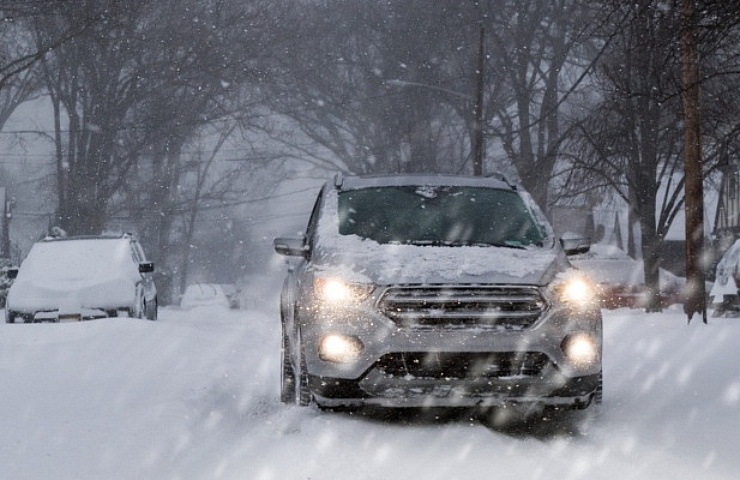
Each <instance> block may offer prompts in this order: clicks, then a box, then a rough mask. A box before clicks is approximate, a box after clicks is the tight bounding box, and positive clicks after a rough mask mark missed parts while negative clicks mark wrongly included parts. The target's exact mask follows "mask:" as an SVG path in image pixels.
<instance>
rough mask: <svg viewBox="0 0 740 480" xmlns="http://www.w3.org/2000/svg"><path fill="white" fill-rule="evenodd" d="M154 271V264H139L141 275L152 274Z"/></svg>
mask: <svg viewBox="0 0 740 480" xmlns="http://www.w3.org/2000/svg"><path fill="white" fill-rule="evenodd" d="M153 271H154V263H152V262H144V263H140V264H139V273H152V272H153Z"/></svg>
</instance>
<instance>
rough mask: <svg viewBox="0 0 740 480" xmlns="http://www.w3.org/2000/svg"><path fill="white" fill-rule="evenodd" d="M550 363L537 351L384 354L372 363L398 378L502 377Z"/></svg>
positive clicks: (533, 371)
mask: <svg viewBox="0 0 740 480" xmlns="http://www.w3.org/2000/svg"><path fill="white" fill-rule="evenodd" d="M549 364H550V361H549V359H548V358H547V355H545V354H544V353H539V352H495V353H491V352H404V353H391V354H387V355H384V356H383V357H381V358H380V360H378V362H377V363H376V364H375V366H376V368H377V369H378V370H380V371H381V372H383V373H384V374H385V375H390V376H392V377H398V378H408V377H409V376H411V377H413V378H435V379H441V378H454V379H464V378H467V379H473V378H503V377H521V376H524V377H532V376H539V375H540V374H541V373H542V371H543V370H544V368H545V367H546V366H547V365H549Z"/></svg>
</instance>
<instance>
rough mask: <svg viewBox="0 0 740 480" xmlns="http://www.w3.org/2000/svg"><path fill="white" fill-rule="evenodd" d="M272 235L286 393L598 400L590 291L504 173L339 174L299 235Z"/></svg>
mask: <svg viewBox="0 0 740 480" xmlns="http://www.w3.org/2000/svg"><path fill="white" fill-rule="evenodd" d="M576 245H577V247H578V248H577V250H578V251H582V250H583V248H582V245H580V243H579V242H576ZM274 246H275V250H276V252H277V253H279V254H282V255H286V256H288V257H289V258H288V263H289V264H290V265H289V268H288V273H287V276H286V279H285V282H284V285H283V288H282V293H281V300H280V313H281V317H282V378H281V399H282V401H283V402H285V403H293V402H295V403H297V404H299V405H309V404H310V403H312V402H314V403H316V404H318V405H319V406H321V407H343V406H348V407H355V406H362V405H377V406H383V407H425V406H429V407H431V406H436V407H462V406H468V407H470V406H481V407H494V406H502V405H515V404H516V405H532V406H535V405H536V406H541V405H544V406H556V407H563V408H571V407H572V408H586V407H588V406H589V405H590V404H592V403H598V402H601V398H602V368H601V354H602V318H601V310H600V308H599V306H598V301H597V299H596V297H595V294H594V291H593V289H592V288H591V287H590V286H589V283H588V281H587V279H585V278H583V277H582V276H581V275H580V274H579V273H578V272H577V271H576V270H574V269H573V268H571V266H570V264H569V262H568V260H567V257H566V251H565V250H564V249H563V247H562V245H561V243H560V242H559V241H558V240H557V239H556V238H555V237H554V234H553V231H552V228H551V227H550V226H549V224H548V222H547V220H546V219H545V217H544V216H543V215H542V213H541V212H540V210H539V209H538V208H537V206H536V205H535V204H534V202H533V201H532V200H531V198H530V197H529V195H527V194H526V192H524V191H522V190H521V189H520V188H518V187H516V186H513V185H511V184H509V183H507V182H506V181H504V180H502V179H495V178H484V177H463V176H447V175H439V176H437V175H393V176H373V177H344V176H342V175H337V177H336V178H335V179H334V180H333V181H329V182H327V183H326V184H325V185H324V187H323V188H322V189H321V191H320V193H319V195H318V198H317V200H316V203H315V205H314V207H313V211H312V213H311V216H310V218H309V221H308V227H307V230H306V233H305V235H303V236H301V237H298V238H293V237H283V238H277V239H275V241H274Z"/></svg>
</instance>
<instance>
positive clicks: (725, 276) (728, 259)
mask: <svg viewBox="0 0 740 480" xmlns="http://www.w3.org/2000/svg"><path fill="white" fill-rule="evenodd" d="M739 289H740V240H736V241H735V243H733V244H732V246H731V247H730V248H729V249H727V251H726V252H725V253H724V254H722V257H721V258H720V260H719V262H718V263H717V269H716V270H715V275H714V284H713V285H712V289H711V291H710V292H709V308H710V309H711V315H712V316H713V317H737V316H740V295H738V293H739Z"/></svg>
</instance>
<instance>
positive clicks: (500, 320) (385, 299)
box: [378, 285, 547, 330]
mask: <svg viewBox="0 0 740 480" xmlns="http://www.w3.org/2000/svg"><path fill="white" fill-rule="evenodd" d="M378 307H379V309H380V310H381V312H382V313H383V314H384V315H386V316H387V317H388V318H390V319H391V320H393V321H394V322H395V323H396V324H397V325H398V326H399V327H401V328H412V329H431V328H486V329H500V330H525V329H527V328H529V327H531V326H532V325H533V324H534V323H535V322H536V321H537V320H538V319H539V318H540V316H541V315H542V313H543V311H544V310H545V309H546V308H547V307H546V303H545V300H544V299H543V298H542V295H541V293H540V291H539V289H538V288H537V287H520V286H477V285H469V286H398V287H391V288H389V289H387V290H386V291H385V292H384V293H383V295H382V296H381V298H380V300H379V303H378Z"/></svg>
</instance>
